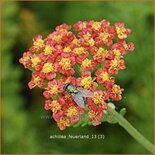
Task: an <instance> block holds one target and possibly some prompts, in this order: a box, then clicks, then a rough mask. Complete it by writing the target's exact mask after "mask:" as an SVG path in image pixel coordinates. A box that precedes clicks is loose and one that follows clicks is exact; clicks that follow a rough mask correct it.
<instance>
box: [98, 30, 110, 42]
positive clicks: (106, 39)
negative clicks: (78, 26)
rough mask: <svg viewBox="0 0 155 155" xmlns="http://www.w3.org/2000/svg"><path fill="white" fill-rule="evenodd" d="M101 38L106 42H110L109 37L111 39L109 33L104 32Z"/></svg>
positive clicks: (100, 35)
mask: <svg viewBox="0 0 155 155" xmlns="http://www.w3.org/2000/svg"><path fill="white" fill-rule="evenodd" d="M99 37H100V39H101V40H102V41H104V42H108V37H109V33H106V32H102V33H100V34H99Z"/></svg>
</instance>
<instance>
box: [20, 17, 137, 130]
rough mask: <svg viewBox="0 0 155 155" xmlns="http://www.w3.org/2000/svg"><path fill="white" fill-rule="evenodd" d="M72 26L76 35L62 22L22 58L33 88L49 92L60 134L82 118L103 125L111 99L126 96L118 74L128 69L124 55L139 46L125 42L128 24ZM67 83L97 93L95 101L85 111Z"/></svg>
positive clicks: (48, 106)
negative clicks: (116, 79)
mask: <svg viewBox="0 0 155 155" xmlns="http://www.w3.org/2000/svg"><path fill="white" fill-rule="evenodd" d="M73 28H74V31H76V32H75V33H73V32H71V26H69V25H67V24H62V25H60V26H57V27H56V29H55V31H54V32H52V33H50V34H49V35H48V36H47V38H45V39H43V37H42V36H41V35H38V36H37V37H35V38H34V39H33V45H32V47H31V48H30V49H29V50H28V51H27V52H25V53H24V54H23V57H22V58H20V60H19V61H20V63H22V64H23V65H24V67H25V68H27V69H30V70H31V71H32V79H31V81H30V82H29V83H28V86H29V88H30V89H32V88H34V87H36V86H38V87H40V88H43V89H44V91H43V96H44V97H45V98H46V100H45V104H44V108H45V110H51V111H52V114H53V118H54V120H55V121H56V122H57V125H58V127H59V128H60V129H61V130H64V129H65V128H66V127H68V126H70V125H72V124H74V123H76V122H78V121H79V120H80V116H81V115H82V114H87V116H88V118H89V120H90V122H91V123H92V124H93V125H98V124H100V123H101V117H102V116H103V115H104V111H106V110H107V108H108V107H107V101H109V100H112V101H118V100H121V98H122V91H123V89H122V88H120V86H119V85H117V84H116V83H115V78H114V77H113V75H115V74H118V72H119V70H123V69H125V68H126V67H125V61H124V55H125V54H126V53H127V52H128V51H133V50H134V44H133V43H132V42H126V38H127V36H128V35H129V34H130V33H131V30H130V29H128V28H125V26H124V23H121V22H118V23H115V24H114V25H110V23H109V21H107V20H102V21H100V22H96V21H79V22H77V23H76V24H74V25H73ZM65 83H70V84H72V85H74V86H76V87H81V88H83V89H86V90H91V91H92V92H93V94H94V95H93V97H92V98H86V99H85V104H86V108H81V107H79V106H78V105H77V104H76V103H75V102H74V100H73V99H72V96H71V95H70V94H69V93H67V92H66V91H65V90H64V84H65Z"/></svg>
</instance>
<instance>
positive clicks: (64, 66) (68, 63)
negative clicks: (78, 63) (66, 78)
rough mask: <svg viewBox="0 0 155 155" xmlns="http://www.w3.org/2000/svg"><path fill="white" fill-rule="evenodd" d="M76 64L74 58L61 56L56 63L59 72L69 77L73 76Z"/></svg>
mask: <svg viewBox="0 0 155 155" xmlns="http://www.w3.org/2000/svg"><path fill="white" fill-rule="evenodd" d="M74 64H75V58H74V57H70V58H68V57H61V56H59V57H58V58H57V60H56V62H55V67H56V70H57V72H59V73H62V74H67V75H73V74H74V69H73V68H72V66H73V65H74Z"/></svg>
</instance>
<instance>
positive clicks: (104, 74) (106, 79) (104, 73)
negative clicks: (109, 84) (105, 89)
mask: <svg viewBox="0 0 155 155" xmlns="http://www.w3.org/2000/svg"><path fill="white" fill-rule="evenodd" d="M100 77H101V79H102V80H103V81H108V80H109V74H108V73H107V72H103V73H101V75H100Z"/></svg>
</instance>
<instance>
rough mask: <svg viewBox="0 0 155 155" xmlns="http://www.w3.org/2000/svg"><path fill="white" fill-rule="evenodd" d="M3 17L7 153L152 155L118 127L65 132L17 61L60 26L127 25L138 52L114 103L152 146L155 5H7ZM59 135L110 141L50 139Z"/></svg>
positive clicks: (121, 77) (123, 73)
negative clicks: (99, 22) (119, 98)
mask: <svg viewBox="0 0 155 155" xmlns="http://www.w3.org/2000/svg"><path fill="white" fill-rule="evenodd" d="M25 10H26V11H25ZM2 11H3V19H2V20H3V25H2V26H3V29H2V45H3V46H2V51H3V52H2V101H3V107H2V108H3V115H2V133H3V134H2V140H3V143H2V151H3V153H100V154H103V153H118V154H120V153H148V152H147V151H146V150H145V149H144V148H143V147H142V146H141V145H140V144H138V143H137V142H136V141H135V140H134V139H133V138H132V137H131V136H130V135H128V133H126V131H125V130H124V129H122V128H121V127H120V126H119V125H118V124H108V123H103V124H102V125H100V126H97V127H94V126H89V125H87V126H84V127H76V128H75V127H70V128H68V129H67V130H65V131H60V130H59V129H58V128H57V126H56V123H55V122H54V121H53V120H51V119H50V118H51V113H50V112H47V111H44V110H43V100H44V99H43V98H42V96H41V91H39V90H38V89H37V88H36V89H34V90H33V91H30V90H28V88H27V82H28V81H29V80H30V72H29V71H26V70H24V68H22V67H21V65H20V64H19V63H18V62H17V60H18V59H19V58H20V57H21V55H22V52H24V51H26V50H27V49H28V48H29V47H30V45H31V43H32V41H31V39H32V37H33V36H35V35H37V34H43V35H46V34H48V33H50V32H51V31H52V30H53V29H54V27H55V26H57V25H58V24H61V23H68V24H71V25H72V24H74V23H75V22H77V21H79V20H102V19H107V20H109V21H110V22H111V23H112V24H113V23H114V22H116V21H122V22H125V25H126V27H129V28H131V29H132V30H133V33H132V34H131V36H129V38H128V40H129V41H132V42H134V44H135V47H136V49H135V51H134V52H131V53H128V54H127V55H126V56H125V60H126V66H127V69H126V70H124V71H120V73H119V74H118V75H116V79H117V83H118V84H120V86H121V87H123V88H124V90H125V91H124V92H123V100H122V101H120V103H115V105H116V107H117V108H116V110H118V111H120V109H121V108H123V107H125V108H126V110H127V113H126V114H125V117H126V118H127V119H128V120H129V121H130V122H131V124H133V126H135V128H137V129H138V130H139V131H140V132H141V133H142V134H143V135H144V136H145V137H146V138H148V139H149V140H150V141H152V142H153V94H154V93H153V85H154V81H153V57H154V54H153V39H154V38H153V2H150V1H148V2H20V3H16V2H9V3H6V2H5V3H4V2H3V10H2ZM23 14H24V15H23ZM22 15H23V16H22ZM26 17H27V18H26ZM26 23H27V25H26ZM28 23H29V24H28ZM124 112H125V111H124V110H121V111H120V113H121V114H122V115H124ZM54 134H56V135H69V134H70V135H79V134H81V135H87V134H88V135H90V136H92V135H98V134H102V135H105V139H104V140H103V139H102V140H101V139H92V140H86V139H85V140H82V139H69V140H66V139H50V138H49V137H50V135H54Z"/></svg>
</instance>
